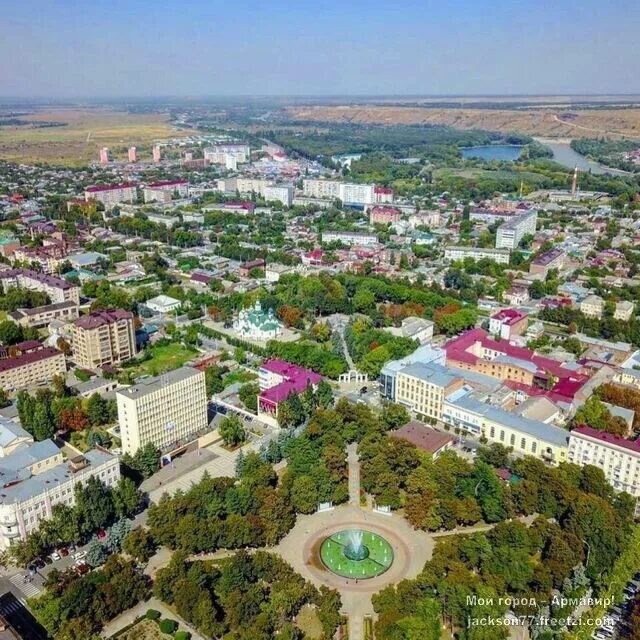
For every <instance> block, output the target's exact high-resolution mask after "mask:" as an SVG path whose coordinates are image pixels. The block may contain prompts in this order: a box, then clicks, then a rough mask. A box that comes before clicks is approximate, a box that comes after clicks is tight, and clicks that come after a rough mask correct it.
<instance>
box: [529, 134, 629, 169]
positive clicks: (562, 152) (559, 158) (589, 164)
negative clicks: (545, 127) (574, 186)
mask: <svg viewBox="0 0 640 640" xmlns="http://www.w3.org/2000/svg"><path fill="white" fill-rule="evenodd" d="M536 140H537V141H538V142H540V143H541V144H543V145H545V146H546V147H549V149H551V151H553V159H554V160H555V162H557V163H558V164H561V165H562V166H564V167H568V168H569V169H573V168H574V167H578V169H579V170H580V171H585V172H586V171H591V173H595V174H605V173H608V174H610V175H618V176H628V175H631V174H630V173H629V172H628V171H622V169H614V168H613V167H606V166H605V165H603V164H600V163H599V162H594V161H593V160H589V158H585V156H583V155H581V154H579V153H577V152H576V151H574V150H573V149H572V148H571V146H570V143H569V142H568V141H558V140H549V139H548V138H536Z"/></svg>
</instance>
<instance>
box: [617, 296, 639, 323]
mask: <svg viewBox="0 0 640 640" xmlns="http://www.w3.org/2000/svg"><path fill="white" fill-rule="evenodd" d="M634 308H635V305H634V304H633V302H630V301H629V300H622V301H620V302H616V310H615V311H614V312H613V319H614V320H623V321H624V322H628V321H629V320H631V317H632V316H633V311H634Z"/></svg>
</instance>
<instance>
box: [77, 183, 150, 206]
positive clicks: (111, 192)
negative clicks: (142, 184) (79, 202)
mask: <svg viewBox="0 0 640 640" xmlns="http://www.w3.org/2000/svg"><path fill="white" fill-rule="evenodd" d="M137 198H138V188H137V186H136V185H135V184H134V183H132V182H123V183H122V184H109V185H104V186H94V187H87V188H86V189H85V190H84V199H85V200H86V201H87V202H89V200H98V202H102V204H103V205H104V207H105V209H111V208H112V207H114V206H115V205H117V204H118V203H120V202H135V201H136V200H137Z"/></svg>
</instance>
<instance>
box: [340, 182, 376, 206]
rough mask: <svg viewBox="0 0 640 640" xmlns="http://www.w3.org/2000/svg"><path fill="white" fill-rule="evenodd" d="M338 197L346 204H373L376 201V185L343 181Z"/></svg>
mask: <svg viewBox="0 0 640 640" xmlns="http://www.w3.org/2000/svg"><path fill="white" fill-rule="evenodd" d="M338 198H340V200H342V202H343V203H344V204H356V205H365V204H372V203H374V202H375V201H376V194H375V185H373V184H355V183H350V182H341V183H340V187H339V192H338Z"/></svg>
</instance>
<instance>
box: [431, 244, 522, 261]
mask: <svg viewBox="0 0 640 640" xmlns="http://www.w3.org/2000/svg"><path fill="white" fill-rule="evenodd" d="M510 254H511V252H510V251H509V249H491V248H487V247H457V246H453V245H449V246H448V247H445V249H444V259H445V260H451V261H452V262H453V261H456V260H464V259H465V258H471V259H473V260H482V259H483V258H488V259H489V260H493V261H495V262H498V263H502V264H509V256H510Z"/></svg>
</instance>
